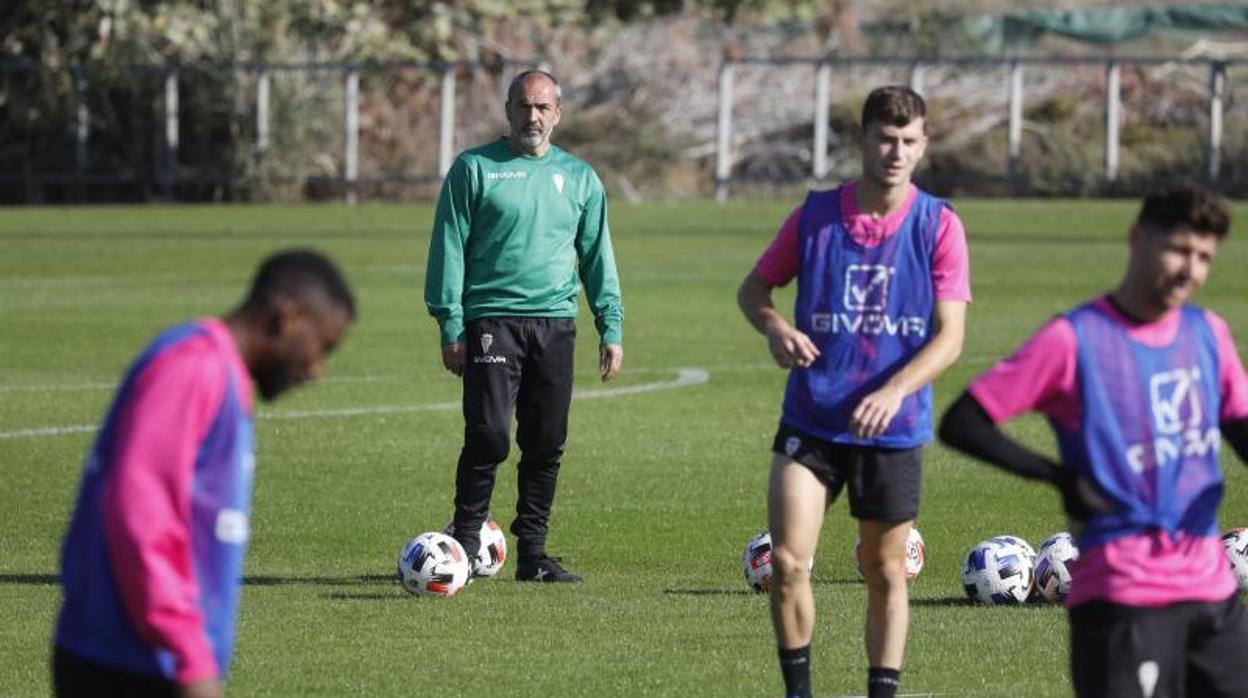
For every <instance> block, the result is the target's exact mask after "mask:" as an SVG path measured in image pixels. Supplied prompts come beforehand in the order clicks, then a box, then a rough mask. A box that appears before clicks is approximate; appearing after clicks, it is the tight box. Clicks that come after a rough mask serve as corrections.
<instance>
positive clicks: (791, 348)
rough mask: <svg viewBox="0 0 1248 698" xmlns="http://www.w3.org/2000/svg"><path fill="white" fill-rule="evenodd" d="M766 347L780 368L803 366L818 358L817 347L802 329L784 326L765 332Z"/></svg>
mask: <svg viewBox="0 0 1248 698" xmlns="http://www.w3.org/2000/svg"><path fill="white" fill-rule="evenodd" d="M767 348H768V349H769V350H770V351H771V357H772V358H773V359H775V360H776V363H777V364H778V365H779V366H780V367H781V368H792V367H794V366H801V367H802V368H805V367H807V366H809V365H811V364H813V363H814V362H815V359H818V358H819V347H816V346H815V343H814V342H812V341H810V337H807V336H806V335H805V334H804V333H803V332H802V331H800V330H796V329H794V328H792V327H784V328H781V329H778V330H776V331H774V332H768V333H767Z"/></svg>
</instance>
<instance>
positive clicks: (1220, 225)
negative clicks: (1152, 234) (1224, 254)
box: [1136, 182, 1231, 240]
mask: <svg viewBox="0 0 1248 698" xmlns="http://www.w3.org/2000/svg"><path fill="white" fill-rule="evenodd" d="M1136 223H1137V224H1139V225H1141V226H1144V227H1148V228H1152V229H1154V230H1158V231H1162V232H1170V231H1172V230H1174V229H1176V228H1189V229H1191V230H1192V231H1194V232H1197V233H1213V234H1214V235H1216V236H1217V237H1218V239H1219V240H1221V239H1223V238H1225V237H1226V236H1227V234H1228V233H1230V231H1231V208H1230V206H1228V205H1227V203H1226V200H1225V199H1223V198H1222V197H1221V196H1219V195H1218V193H1217V192H1215V191H1213V190H1212V189H1209V188H1208V187H1205V186H1203V185H1200V184H1196V183H1192V182H1184V183H1181V184H1176V185H1173V186H1170V187H1166V188H1164V189H1158V190H1155V191H1152V192H1150V193H1149V194H1148V195H1147V196H1145V197H1144V204H1143V206H1141V207H1140V215H1139V217H1138V218H1137V219H1136Z"/></svg>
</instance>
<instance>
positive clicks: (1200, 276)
mask: <svg viewBox="0 0 1248 698" xmlns="http://www.w3.org/2000/svg"><path fill="white" fill-rule="evenodd" d="M1218 242H1219V241H1218V236H1217V235H1214V234H1213V233H1211V232H1205V231H1195V230H1192V229H1191V228H1188V227H1186V226H1183V227H1179V228H1175V229H1173V230H1170V231H1159V230H1150V229H1148V228H1147V227H1145V226H1142V225H1139V224H1137V225H1136V226H1135V227H1134V228H1132V229H1131V263H1132V265H1133V266H1135V268H1136V271H1137V273H1136V275H1135V278H1136V279H1138V281H1137V283H1138V284H1139V285H1140V289H1139V290H1140V292H1141V293H1142V294H1143V296H1144V297H1145V298H1146V300H1147V301H1148V302H1149V303H1150V305H1152V306H1153V308H1154V309H1155V310H1158V311H1166V310H1170V309H1172V308H1177V307H1179V306H1180V305H1183V304H1184V303H1186V302H1187V301H1188V300H1189V299H1191V297H1192V295H1193V294H1195V293H1196V290H1197V289H1199V288H1200V287H1201V285H1203V284H1204V283H1205V279H1207V278H1208V277H1209V266H1210V265H1211V264H1212V263H1213V258H1214V256H1215V255H1217V252H1218Z"/></svg>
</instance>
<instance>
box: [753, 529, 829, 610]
mask: <svg viewBox="0 0 1248 698" xmlns="http://www.w3.org/2000/svg"><path fill="white" fill-rule="evenodd" d="M741 563H742V566H743V567H744V568H745V583H746V584H749V585H750V588H751V589H753V590H754V591H757V592H758V593H760V594H766V593H768V592H770V591H771V531H763V532H761V533H759V534H758V535H756V536H754V537H753V538H751V539H750V542H748V543H746V544H745V555H744V556H743V559H742V561H741ZM814 568H815V560H814V558H811V559H810V560H808V561H807V563H806V569H807V570H812V569H814Z"/></svg>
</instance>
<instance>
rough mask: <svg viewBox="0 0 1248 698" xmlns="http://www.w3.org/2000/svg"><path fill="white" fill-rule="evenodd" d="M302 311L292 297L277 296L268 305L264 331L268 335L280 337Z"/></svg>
mask: <svg viewBox="0 0 1248 698" xmlns="http://www.w3.org/2000/svg"><path fill="white" fill-rule="evenodd" d="M302 312H303V310H302V308H300V307H299V304H298V303H296V302H295V301H294V300H293V299H291V298H278V299H277V300H275V301H273V305H272V306H271V307H270V310H269V317H268V319H267V320H266V321H265V331H266V332H267V334H268V335H269V337H274V338H275V337H281V336H282V335H284V334H286V332H287V331H288V330H289V328H290V327H292V326H293V325H294V324H295V322H297V321H298V319H299V316H300V315H301V314H302Z"/></svg>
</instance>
